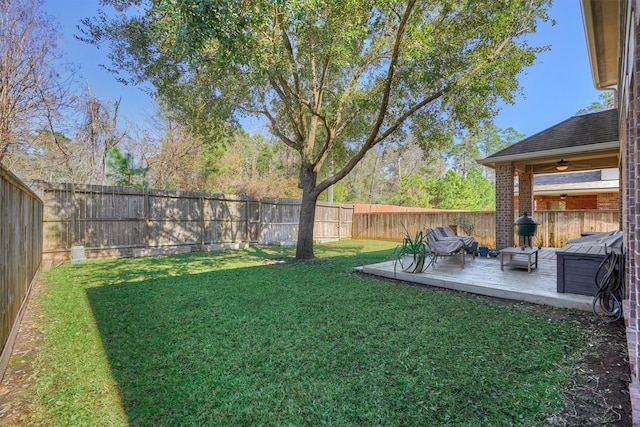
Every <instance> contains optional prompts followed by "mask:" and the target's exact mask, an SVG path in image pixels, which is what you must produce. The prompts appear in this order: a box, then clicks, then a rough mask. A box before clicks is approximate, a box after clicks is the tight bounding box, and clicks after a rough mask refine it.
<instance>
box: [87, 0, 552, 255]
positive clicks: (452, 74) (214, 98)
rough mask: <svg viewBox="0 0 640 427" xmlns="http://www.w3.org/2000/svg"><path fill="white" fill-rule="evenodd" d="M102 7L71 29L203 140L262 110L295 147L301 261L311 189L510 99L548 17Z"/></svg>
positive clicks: (466, 5)
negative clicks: (105, 48) (145, 85)
mask: <svg viewBox="0 0 640 427" xmlns="http://www.w3.org/2000/svg"><path fill="white" fill-rule="evenodd" d="M104 3H105V4H111V5H113V6H114V7H115V10H116V11H117V12H118V13H119V14H118V15H117V16H116V17H113V16H112V15H108V14H106V13H102V14H100V15H99V16H98V17H95V18H94V19H87V20H85V21H84V36H83V38H84V39H85V40H87V41H89V42H91V43H95V44H101V43H105V42H106V43H109V45H110V49H109V51H110V59H111V60H112V62H113V63H112V64H111V67H112V68H113V69H114V70H115V71H116V72H119V73H123V74H120V76H121V78H122V79H124V80H129V81H133V82H143V81H147V82H150V83H151V84H152V85H153V87H154V88H155V89H156V90H157V93H158V95H159V96H160V98H161V99H163V100H164V101H165V102H166V105H169V106H171V108H173V109H175V110H176V111H177V112H178V113H180V114H182V117H183V118H184V120H185V121H190V123H193V124H194V128H195V129H197V130H199V131H200V132H201V133H203V134H208V135H209V136H211V134H212V131H213V132H214V133H216V134H217V133H220V131H221V130H224V129H225V127H224V126H220V125H219V123H229V119H231V118H236V119H237V118H239V117H241V115H243V114H249V115H259V116H262V117H263V118H264V119H265V120H266V121H267V122H268V123H269V126H270V131H271V132H272V134H273V135H275V136H276V137H278V138H279V139H280V140H281V141H282V142H283V143H284V144H286V145H287V146H289V147H291V148H292V149H293V150H295V151H296V152H297V153H298V156H299V157H298V167H299V179H298V186H299V187H300V188H301V189H302V208H301V215H300V225H299V235H298V246H297V253H296V257H297V258H311V257H313V219H314V215H315V205H316V201H317V198H318V196H319V195H320V193H322V192H323V191H324V190H326V189H327V188H328V187H329V186H331V185H333V184H335V183H337V182H338V181H340V180H341V179H343V178H344V177H345V176H346V175H347V174H349V173H350V172H351V171H352V170H353V168H354V167H355V166H356V165H357V164H358V163H359V162H360V161H361V160H362V159H363V158H364V157H365V155H366V154H367V152H369V151H370V150H371V149H372V148H374V147H376V146H378V145H380V144H383V143H389V142H397V143H403V141H407V140H408V139H409V138H408V136H409V135H411V138H412V140H414V141H415V142H416V143H418V144H419V145H420V146H422V147H423V148H424V149H427V150H428V149H429V148H432V147H434V146H438V145H439V144H441V143H443V142H445V141H449V140H450V138H451V135H452V133H453V132H455V131H459V130H460V129H465V128H468V129H472V128H474V127H475V126H477V125H478V124H479V123H482V122H486V121H489V120H490V119H491V118H492V117H493V116H494V115H495V113H496V110H495V105H496V102H497V101H498V100H499V99H502V100H504V101H506V102H513V99H514V92H516V91H517V89H518V87H519V85H518V80H517V78H516V77H517V75H518V73H520V71H521V70H522V69H523V68H524V67H526V66H529V65H531V64H532V63H533V61H534V59H535V55H536V53H538V52H540V51H541V50H542V49H544V48H540V47H532V46H530V45H529V44H528V43H527V40H526V37H525V36H526V34H527V33H531V32H534V31H535V29H536V25H537V23H538V21H539V20H547V19H548V17H547V14H546V4H547V1H545V0H509V1H506V0H504V1H496V0H467V1H460V0H439V1H429V2H419V1H417V0H368V1H362V0H291V1H284V0H277V1H274V0H251V1H249V0H232V1H227V2H212V1H205V0H187V1H180V2H176V1H173V0H105V1H104ZM203 123H204V124H205V125H206V126H204V127H203V126H195V125H202V124H203ZM212 140H214V141H215V138H212Z"/></svg>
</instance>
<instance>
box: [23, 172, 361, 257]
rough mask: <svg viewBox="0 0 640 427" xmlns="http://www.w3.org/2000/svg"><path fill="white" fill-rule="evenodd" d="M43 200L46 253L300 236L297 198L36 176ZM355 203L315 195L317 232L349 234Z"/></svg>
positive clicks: (108, 252) (119, 252)
mask: <svg viewBox="0 0 640 427" xmlns="http://www.w3.org/2000/svg"><path fill="white" fill-rule="evenodd" d="M33 185H34V186H37V187H38V191H39V193H41V197H42V199H43V200H44V252H45V257H47V258H49V259H56V258H60V259H66V258H68V257H69V252H70V250H71V247H72V246H75V245H81V246H84V247H85V251H86V255H87V257H89V258H94V257H111V256H130V255H131V253H132V250H133V249H139V248H163V247H175V246H190V247H191V249H192V250H199V249H200V247H201V246H203V245H213V244H224V243H237V242H243V243H261V244H279V243H291V242H294V243H295V241H296V240H297V236H298V217H299V215H300V201H299V200H292V199H272V198H269V199H267V198H265V199H254V198H250V197H241V196H234V195H220V194H208V193H190V192H177V191H160V190H149V189H139V188H128V187H107V186H94V185H77V184H52V183H43V182H37V183H33ZM352 213H353V205H346V204H339V203H326V202H318V207H317V209H316V225H315V228H314V239H316V240H336V239H341V238H351V216H352Z"/></svg>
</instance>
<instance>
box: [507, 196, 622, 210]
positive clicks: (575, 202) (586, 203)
mask: <svg viewBox="0 0 640 427" xmlns="http://www.w3.org/2000/svg"><path fill="white" fill-rule="evenodd" d="M515 199H516V200H515V209H516V212H520V211H521V209H520V206H519V205H520V203H519V200H518V196H515ZM549 202H565V209H567V210H572V209H574V210H585V209H606V210H609V209H619V208H620V195H619V194H618V193H599V194H580V195H575V196H571V195H568V196H567V197H566V199H562V198H560V196H535V209H534V211H546V210H550V209H549Z"/></svg>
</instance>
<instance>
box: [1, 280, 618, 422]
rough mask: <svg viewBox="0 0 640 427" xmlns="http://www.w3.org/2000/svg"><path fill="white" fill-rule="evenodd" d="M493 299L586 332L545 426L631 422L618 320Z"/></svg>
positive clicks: (35, 331)
mask: <svg viewBox="0 0 640 427" xmlns="http://www.w3.org/2000/svg"><path fill="white" fill-rule="evenodd" d="M42 285H43V283H42V281H39V282H38V283H36V285H35V286H34V289H32V291H31V295H30V301H29V304H28V306H27V309H26V311H25V314H24V318H23V320H22V324H21V325H20V330H19V332H18V336H17V338H16V342H15V345H14V348H13V353H12V356H11V359H10V361H9V366H8V368H7V370H6V372H5V374H4V377H3V378H2V383H0V425H3V426H4V425H7V426H12V425H24V423H25V420H28V418H29V413H30V412H29V411H30V408H31V402H32V401H33V396H34V395H35V393H36V390H35V384H36V372H35V370H34V359H35V357H36V356H37V354H38V352H39V351H40V348H41V344H42V336H41V334H40V332H39V324H40V321H41V312H40V309H39V307H38V305H37V303H36V302H35V299H36V298H37V295H38V294H39V293H40V292H41V288H42ZM476 297H477V296H476ZM477 298H487V297H477ZM488 299H490V298H488ZM495 301H497V302H498V303H500V304H518V305H521V306H522V308H523V309H525V310H531V312H535V313H536V314H539V315H544V316H548V317H551V318H554V319H558V320H562V321H566V322H573V323H575V324H576V326H580V327H582V328H584V329H586V330H587V331H590V333H589V342H588V346H587V352H586V354H584V356H583V357H582V358H581V360H580V361H579V363H578V364H577V365H576V367H575V368H574V372H573V377H572V378H573V379H572V382H571V384H570V385H569V387H568V388H567V390H566V392H565V394H564V396H563V402H564V408H563V409H562V411H560V412H559V413H558V414H556V415H555V416H553V417H550V418H549V419H547V425H549V426H603V425H606V426H620V427H622V426H629V425H631V403H630V399H629V381H630V373H629V361H628V357H627V348H626V337H625V329H624V324H623V323H622V322H616V323H607V322H604V321H603V320H601V319H598V318H596V317H595V316H593V315H590V314H589V313H582V312H575V311H567V310H559V309H554V308H550V307H546V306H534V305H531V304H526V303H518V302H509V301H505V300H495Z"/></svg>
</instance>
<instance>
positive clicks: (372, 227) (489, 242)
mask: <svg viewBox="0 0 640 427" xmlns="http://www.w3.org/2000/svg"><path fill="white" fill-rule="evenodd" d="M533 217H534V218H535V219H536V221H538V223H539V224H540V225H539V226H538V229H537V231H536V239H535V244H536V245H540V246H546V247H552V248H561V247H563V246H564V245H565V244H566V243H567V241H568V240H570V239H573V238H576V237H580V235H581V233H583V232H587V231H613V230H618V229H619V212H618V211H617V210H571V211H536V212H534V214H533ZM514 221H515V215H514ZM402 224H404V225H405V226H406V227H407V230H408V231H409V233H410V234H412V235H415V232H416V231H417V230H425V229H426V228H433V227H438V226H443V225H450V224H453V225H457V228H458V234H467V233H465V231H464V230H463V228H464V227H463V226H469V225H470V226H471V227H470V228H472V229H473V231H472V232H471V233H468V234H471V235H473V236H474V237H475V238H476V239H477V240H478V242H479V243H480V245H481V246H488V247H495V244H496V235H495V212H493V211H491V212H468V211H464V212H460V211H451V212H417V213H403V212H395V213H369V214H354V215H353V238H354V239H379V240H393V241H400V240H401V239H402V237H403V236H404V231H403V228H402ZM514 232H515V229H514ZM514 240H515V242H516V243H517V242H518V240H517V238H515V237H514Z"/></svg>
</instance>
